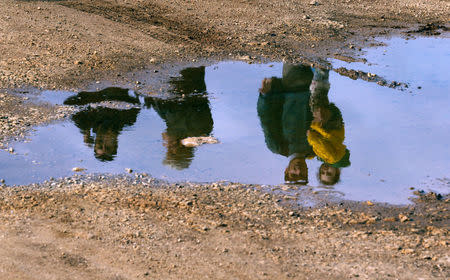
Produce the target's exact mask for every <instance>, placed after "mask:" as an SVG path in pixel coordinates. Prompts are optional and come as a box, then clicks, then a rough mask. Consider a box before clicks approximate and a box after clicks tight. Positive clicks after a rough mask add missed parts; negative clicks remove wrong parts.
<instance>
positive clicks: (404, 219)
mask: <svg viewBox="0 0 450 280" xmlns="http://www.w3.org/2000/svg"><path fill="white" fill-rule="evenodd" d="M398 219H399V220H400V222H402V223H404V222H407V221H409V218H408V217H407V216H405V215H403V214H398Z"/></svg>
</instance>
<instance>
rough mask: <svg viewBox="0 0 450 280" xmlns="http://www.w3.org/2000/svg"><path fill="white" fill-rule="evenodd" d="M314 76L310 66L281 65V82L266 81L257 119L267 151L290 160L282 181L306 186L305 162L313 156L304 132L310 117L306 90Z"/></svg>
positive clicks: (271, 79)
mask: <svg viewBox="0 0 450 280" xmlns="http://www.w3.org/2000/svg"><path fill="white" fill-rule="evenodd" d="M312 77H313V73H312V71H311V68H310V67H309V66H304V65H290V64H285V65H283V76H282V78H281V79H280V78H276V77H272V78H266V79H264V81H263V83H262V87H261V89H260V96H259V98H258V116H259V118H260V121H261V126H262V129H263V131H264V136H265V140H266V145H267V147H268V148H269V149H270V150H271V151H272V152H273V153H276V154H280V155H283V156H286V157H289V158H290V161H289V164H288V166H287V167H286V169H285V181H289V182H297V183H306V182H307V181H308V168H307V165H306V161H305V160H306V158H307V157H311V156H313V151H312V149H311V146H310V145H309V143H308V140H307V137H306V132H307V130H308V129H309V127H310V123H311V120H312V114H311V111H310V108H309V99H310V93H309V86H310V84H311V80H312Z"/></svg>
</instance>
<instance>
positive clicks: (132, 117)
mask: <svg viewBox="0 0 450 280" xmlns="http://www.w3.org/2000/svg"><path fill="white" fill-rule="evenodd" d="M102 101H122V102H127V103H131V104H138V103H139V99H138V98H137V97H132V96H130V95H129V94H128V90H125V89H120V88H107V89H104V90H102V91H99V92H80V93H79V94H78V95H76V96H72V97H69V98H68V99H66V101H65V102H64V104H67V105H86V104H90V103H98V102H102ZM139 111H140V109H138V108H132V109H127V110H119V109H112V108H105V107H96V108H92V107H90V106H89V107H87V108H86V109H84V110H82V111H80V112H78V113H76V114H75V115H74V116H73V117H72V120H73V121H74V123H75V125H76V126H77V127H78V128H79V129H80V130H81V133H82V134H83V136H84V142H85V143H86V144H88V145H89V146H90V147H92V146H93V147H94V153H95V157H96V158H97V159H99V160H101V161H111V160H113V159H114V157H115V155H116V154H117V149H118V137H119V135H120V132H121V131H122V130H123V128H124V127H125V126H132V125H133V124H134V123H135V122H136V118H137V115H138V114H139ZM92 133H94V134H95V136H93V135H92Z"/></svg>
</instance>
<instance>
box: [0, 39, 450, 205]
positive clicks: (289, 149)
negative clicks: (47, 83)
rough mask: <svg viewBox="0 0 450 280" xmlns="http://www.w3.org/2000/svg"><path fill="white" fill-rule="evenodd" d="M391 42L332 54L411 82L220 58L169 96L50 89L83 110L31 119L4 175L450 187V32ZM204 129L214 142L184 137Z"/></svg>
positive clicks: (385, 194)
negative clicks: (358, 53) (401, 85)
mask: <svg viewBox="0 0 450 280" xmlns="http://www.w3.org/2000/svg"><path fill="white" fill-rule="evenodd" d="M387 44H388V45H387V46H386V47H380V48H375V49H368V50H367V55H366V58H367V61H368V62H367V63H360V62H355V63H347V62H342V61H338V60H333V61H332V63H333V65H334V66H335V67H342V66H344V67H347V68H349V69H350V68H351V69H358V70H362V71H366V72H371V73H376V74H378V75H380V76H382V77H384V78H386V79H389V80H399V81H401V82H405V83H407V84H408V85H409V88H408V89H407V90H405V91H400V90H398V89H391V88H388V87H382V86H379V85H377V84H376V83H369V82H366V81H362V80H356V81H355V80H351V79H349V78H347V77H344V76H341V75H339V74H338V73H335V72H333V71H329V72H328V71H324V70H320V69H314V68H311V67H309V66H305V65H289V64H282V63H271V64H265V65H258V64H246V63H241V62H223V63H219V64H217V65H213V66H209V67H195V68H187V69H185V70H183V71H181V73H180V76H179V77H175V78H170V79H168V83H169V84H170V88H171V91H172V93H174V94H175V96H176V98H171V99H158V98H154V97H147V96H140V95H137V94H136V93H135V92H133V91H131V90H126V89H120V88H107V89H104V90H102V91H99V92H95V93H94V92H91V93H88V92H81V93H78V94H76V93H70V92H59V93H58V92H50V91H47V92H44V93H43V94H42V96H41V99H42V100H44V101H49V102H52V103H59V104H62V103H64V104H66V105H71V106H78V107H79V112H78V113H76V114H75V115H73V116H72V117H71V120H69V121H66V122H60V123H56V124H52V125H49V126H44V127H38V128H36V131H35V132H33V133H32V135H31V136H30V140H31V141H29V142H25V143H16V144H15V145H14V150H15V151H16V155H10V154H9V153H7V152H5V151H0V178H2V179H5V180H6V183H7V184H9V185H13V184H28V183H32V182H38V181H43V180H47V179H49V178H51V177H55V178H57V177H64V176H69V175H71V174H73V173H74V172H73V171H72V168H74V167H81V168H85V169H86V171H87V172H92V173H100V172H101V173H113V174H115V173H124V172H125V169H126V168H130V169H132V170H134V171H136V172H145V173H148V174H150V175H152V176H154V177H156V178H161V179H167V180H169V181H186V180H187V181H194V182H206V181H218V180H228V181H235V182H242V183H258V184H265V185H271V184H273V185H277V184H282V183H284V182H285V180H288V181H292V182H296V183H303V184H306V183H307V185H308V186H309V187H312V188H313V189H314V190H316V191H318V192H321V191H323V190H327V191H332V192H333V193H336V194H341V196H343V197H345V198H346V199H354V200H373V201H380V202H388V203H395V204H398V203H408V200H407V198H408V197H409V196H410V195H411V192H412V191H411V190H410V187H415V188H420V189H425V190H435V191H438V192H441V193H448V192H449V189H450V188H449V187H450V179H449V167H450V149H449V144H448V143H449V141H448V139H450V129H449V127H450V116H449V110H448V108H450V97H449V79H448V73H450V68H449V65H450V53H449V50H450V44H449V40H448V39H436V38H419V39H415V40H408V41H407V40H404V39H392V40H390V41H387ZM418 87H420V89H419V88H418ZM260 89H261V90H260ZM260 91H262V93H260ZM308 130H309V131H310V132H309V136H307V134H308ZM199 136H211V137H215V138H217V139H218V140H219V143H218V144H205V145H201V146H199V147H185V146H183V145H182V144H181V140H182V139H184V138H187V137H199ZM300 185H301V184H300ZM305 188H306V187H305Z"/></svg>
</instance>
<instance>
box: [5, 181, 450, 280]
mask: <svg viewBox="0 0 450 280" xmlns="http://www.w3.org/2000/svg"><path fill="white" fill-rule="evenodd" d="M139 177H141V178H139ZM0 195H1V197H2V200H1V201H0V213H1V215H0V221H1V223H0V233H1V234H0V242H1V244H2V246H0V258H1V260H2V261H1V262H0V278H1V279H356V278H359V279H446V278H448V276H449V270H448V268H449V256H448V246H449V242H450V239H449V235H448V219H449V211H448V204H449V202H450V199H448V198H442V199H440V200H438V199H437V197H436V196H435V195H430V194H428V195H426V196H422V199H419V200H418V202H417V204H415V205H412V206H409V207H385V206H383V205H368V204H367V203H351V202H344V203H340V204H330V205H329V206H328V207H324V208H317V209H288V208H287V207H283V206H281V205H282V204H285V203H286V202H288V201H291V199H292V198H290V197H286V196H274V195H270V194H267V193H263V192H261V191H259V190H258V186H253V189H249V188H247V186H243V185H240V184H228V185H221V184H210V185H195V184H183V185H180V184H178V185H166V184H164V183H163V184H161V183H158V182H157V181H155V180H153V179H150V178H146V177H145V176H142V175H138V176H136V177H133V176H131V177H120V178H102V179H101V180H100V181H99V180H98V178H93V179H89V178H85V177H77V178H74V179H66V180H62V181H51V182H47V183H46V184H43V185H39V186H28V187H23V188H13V189H12V188H4V189H1V190H0Z"/></svg>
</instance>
